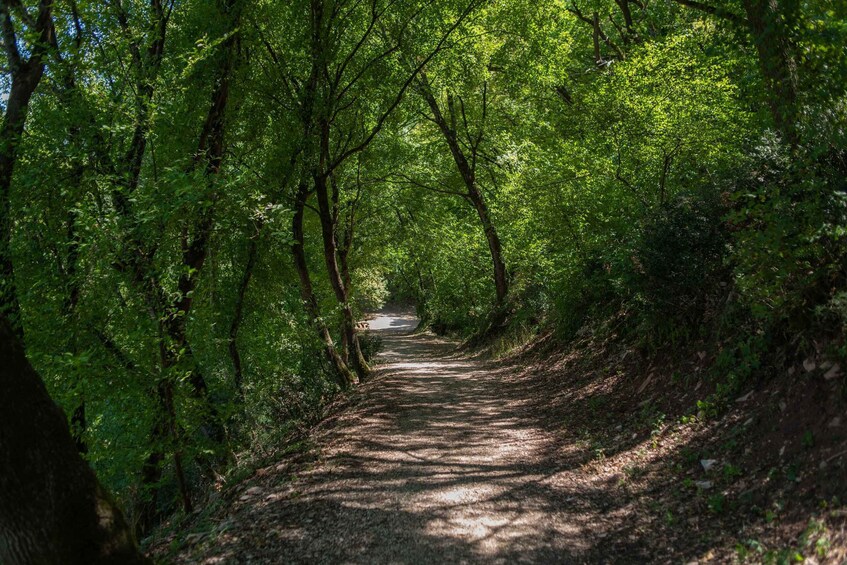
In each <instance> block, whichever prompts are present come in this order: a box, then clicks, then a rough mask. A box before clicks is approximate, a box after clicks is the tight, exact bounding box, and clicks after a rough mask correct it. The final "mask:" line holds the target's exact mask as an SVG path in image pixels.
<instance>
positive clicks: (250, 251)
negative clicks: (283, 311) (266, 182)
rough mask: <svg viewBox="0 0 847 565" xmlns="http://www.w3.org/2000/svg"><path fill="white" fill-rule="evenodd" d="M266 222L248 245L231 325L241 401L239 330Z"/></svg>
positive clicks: (242, 378)
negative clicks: (260, 238) (260, 237)
mask: <svg viewBox="0 0 847 565" xmlns="http://www.w3.org/2000/svg"><path fill="white" fill-rule="evenodd" d="M263 226H264V224H263V223H262V222H261V221H260V222H259V223H257V225H256V227H255V231H254V234H253V236H252V237H251V238H250V243H249V244H248V247H247V262H246V264H245V265H244V273H243V274H242V275H241V282H239V284H238V293H237V294H236V297H235V313H234V314H233V316H232V322H231V323H230V325H229V357H230V359H232V368H233V370H234V371H235V390H236V393H237V394H238V399H239V401H241V402H243V400H244V374H243V369H242V366H241V353H240V352H239V350H238V332H239V330H240V329H241V322H242V321H243V319H244V299H245V297H246V296H247V287H248V286H250V280H251V279H252V278H253V270H254V269H255V268H256V260H257V259H258V257H259V236H260V235H261V233H262V228H263Z"/></svg>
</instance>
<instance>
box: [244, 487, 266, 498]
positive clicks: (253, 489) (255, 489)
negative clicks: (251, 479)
mask: <svg viewBox="0 0 847 565" xmlns="http://www.w3.org/2000/svg"><path fill="white" fill-rule="evenodd" d="M261 492H262V487H250V488H248V489H247V490H245V491H244V494H245V495H247V496H253V495H254V494H259V493H261Z"/></svg>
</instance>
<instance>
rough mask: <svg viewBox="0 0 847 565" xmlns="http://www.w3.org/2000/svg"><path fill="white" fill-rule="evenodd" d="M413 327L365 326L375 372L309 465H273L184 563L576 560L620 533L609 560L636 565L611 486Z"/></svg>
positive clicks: (392, 323)
mask: <svg viewBox="0 0 847 565" xmlns="http://www.w3.org/2000/svg"><path fill="white" fill-rule="evenodd" d="M415 323H416V322H415V320H414V318H412V317H410V316H403V315H400V314H394V315H392V314H385V315H382V316H380V317H379V318H377V319H375V320H372V321H371V327H372V331H375V332H377V333H378V334H380V335H381V336H382V339H383V343H384V348H383V352H382V353H381V355H380V365H379V373H378V375H377V376H376V378H374V379H373V380H372V381H371V382H369V383H367V384H366V385H364V386H363V387H362V390H361V391H360V392H359V393H358V394H359V399H358V401H357V402H355V403H353V405H352V406H350V407H349V408H347V409H346V410H344V411H342V412H341V413H340V414H339V415H338V416H337V417H335V418H333V419H332V421H330V422H328V423H326V424H325V425H324V426H322V427H321V429H320V431H319V432H318V433H317V435H316V437H315V438H314V441H315V443H316V446H317V449H318V450H319V457H318V458H317V459H316V461H315V462H314V463H313V465H312V466H311V467H310V468H308V469H307V470H305V471H303V472H299V473H297V476H296V477H295V478H294V479H293V480H290V477H289V476H288V475H286V476H285V477H273V474H274V473H275V472H276V471H274V470H271V471H268V474H267V475H266V476H263V478H262V479H260V480H259V484H260V486H253V487H250V488H246V489H245V492H244V494H242V495H240V497H239V498H238V500H237V502H236V503H235V504H234V506H233V507H232V508H231V509H230V514H229V517H228V519H227V521H226V523H225V524H223V526H222V527H221V528H220V531H219V532H218V533H216V534H215V535H214V536H210V538H211V539H208V540H207V542H206V543H205V544H200V545H205V547H203V548H202V549H200V547H199V546H198V547H195V552H193V554H192V556H191V557H190V558H187V561H190V562H198V561H199V562H206V563H229V562H233V563H236V562H237V563H247V562H249V563H310V564H311V563H447V562H449V563H463V562H464V563H513V562H545V563H549V562H582V561H584V560H586V559H589V560H591V559H592V557H591V555H592V554H593V553H594V552H595V551H597V550H598V547H599V546H601V545H602V546H603V548H604V551H605V552H608V551H609V550H610V549H612V548H611V547H610V545H609V544H608V543H605V544H604V543H602V541H601V540H602V538H603V537H604V536H608V535H613V534H612V532H614V531H615V530H617V531H616V532H615V533H614V537H615V538H617V542H618V545H619V547H617V551H616V553H617V554H618V555H628V557H630V558H633V559H635V558H636V556H637V554H638V553H640V551H639V549H641V548H640V547H639V542H638V541H637V537H638V536H635V537H631V536H629V534H632V532H625V531H623V530H621V529H620V528H621V526H622V520H623V515H622V514H625V513H626V512H625V509H622V508H621V507H620V506H617V508H616V510H615V511H614V512H613V513H611V514H609V513H605V511H606V510H608V509H610V506H609V504H608V501H607V500H606V498H607V497H608V496H610V494H607V492H608V485H603V484H596V485H592V484H591V481H590V480H588V478H587V477H584V476H583V477H579V475H578V473H576V474H575V471H576V470H577V469H576V467H574V466H573V465H572V464H569V460H568V456H567V454H566V453H563V451H562V446H558V447H557V446H556V445H555V443H556V442H555V441H554V439H553V438H552V437H551V432H549V431H545V430H544V428H543V427H542V426H541V425H540V424H539V423H538V422H536V421H535V420H534V418H533V416H532V414H533V411H532V410H530V408H529V406H528V404H527V403H526V401H525V400H524V399H523V398H522V391H521V390H519V387H515V386H509V385H508V384H507V383H506V382H505V381H504V378H503V377H504V375H503V374H501V372H502V369H497V368H496V367H494V366H493V365H491V364H489V363H488V362H486V361H482V360H480V359H475V358H473V357H468V356H467V355H465V354H462V353H459V352H457V350H456V344H455V343H454V342H451V341H447V340H443V339H440V338H437V337H435V336H433V335H430V334H416V333H412V330H413V328H414V325H415ZM270 469H273V468H270ZM577 479H579V480H577ZM274 485H277V486H274ZM615 513H622V514H620V515H618V516H615V515H614V514H615ZM621 544H622V545H621ZM198 550H199V553H198V552H197V551H198ZM604 555H605V556H606V557H607V558H608V557H610V554H609V553H604ZM642 555H643V554H642Z"/></svg>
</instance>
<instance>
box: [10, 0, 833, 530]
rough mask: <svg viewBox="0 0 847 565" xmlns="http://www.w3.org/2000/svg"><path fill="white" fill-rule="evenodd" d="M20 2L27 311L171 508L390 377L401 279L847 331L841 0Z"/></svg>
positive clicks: (44, 345) (44, 356)
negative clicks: (372, 331) (368, 330)
mask: <svg viewBox="0 0 847 565" xmlns="http://www.w3.org/2000/svg"><path fill="white" fill-rule="evenodd" d="M0 5H2V14H1V16H2V18H3V42H4V46H5V50H4V54H3V55H2V56H3V57H4V59H3V61H2V68H3V71H4V73H3V81H2V85H3V86H2V88H3V91H4V93H5V94H4V102H3V106H4V112H5V118H4V122H3V129H2V131H0V152H2V155H0V188H2V195H1V196H2V199H3V214H2V218H0V228H2V232H3V233H2V241H0V263H2V264H0V268H1V269H0V271H2V276H3V278H2V287H0V291H2V292H0V294H2V296H0V298H2V304H0V308H2V312H3V316H4V317H5V318H6V319H7V320H9V321H10V322H11V324H12V326H13V327H14V328H16V330H17V332H18V335H19V336H20V338H22V339H23V341H24V343H25V344H26V351H27V356H28V358H29V359H30V360H31V362H32V364H33V366H34V367H35V368H36V369H37V370H38V372H39V373H40V374H41V376H42V378H43V379H44V380H45V382H46V384H47V386H48V389H49V391H50V393H51V395H52V397H53V398H54V399H55V400H56V401H57V402H58V403H59V404H60V405H61V406H62V407H63V408H64V410H65V412H66V413H67V415H68V417H69V421H70V424H71V428H72V431H73V433H74V436H75V439H76V442H77V446H78V448H79V450H80V452H81V453H83V454H84V456H85V457H86V458H87V460H88V461H89V462H90V464H91V465H92V467H93V468H94V469H95V471H96V472H97V475H98V476H99V477H100V479H101V481H103V483H104V484H105V485H106V486H107V487H108V488H109V489H110V490H111V491H113V492H115V493H116V495H117V497H118V499H119V501H120V502H121V504H122V505H123V506H124V507H125V508H126V509H127V511H128V513H129V515H130V518H131V521H132V522H133V523H134V524H136V526H137V528H138V529H139V530H140V531H142V532H146V531H149V528H150V527H151V526H152V525H154V524H155V523H156V522H157V521H158V520H160V519H161V517H162V516H164V515H167V514H168V513H170V512H173V511H175V510H177V509H179V508H183V509H185V510H189V509H191V508H192V507H193V506H194V505H195V502H196V499H197V498H198V496H200V494H201V493H202V492H204V491H207V490H208V489H209V488H210V487H211V485H213V484H214V483H216V482H220V481H221V480H226V479H225V476H226V471H227V470H231V469H233V468H237V467H238V465H239V464H240V463H241V459H242V458H244V457H248V456H247V455H245V454H250V457H255V456H257V454H258V455H261V454H262V453H266V452H271V451H273V450H274V449H275V448H276V447H277V445H278V444H279V442H280V441H282V440H283V439H284V438H286V437H289V436H290V435H291V434H292V433H295V432H296V431H297V430H299V429H302V427H303V426H306V425H308V424H309V422H311V421H312V420H314V419H315V418H317V417H318V416H319V414H320V410H321V407H322V406H324V405H325V403H326V402H327V401H328V400H329V399H331V398H332V397H333V395H334V394H336V393H337V391H338V390H340V389H344V388H346V387H349V386H351V385H353V384H355V383H356V382H358V381H359V379H360V378H365V377H367V376H368V374H369V371H370V369H369V366H368V364H369V361H370V359H369V357H370V356H371V355H372V353H373V349H374V346H373V344H371V343H369V342H366V341H365V339H364V338H362V339H360V335H359V334H358V333H357V332H356V330H355V325H354V323H355V320H356V319H357V317H358V316H360V315H361V313H362V312H363V311H366V310H370V309H374V308H378V307H379V306H381V305H382V304H383V303H385V302H386V301H387V300H389V299H395V300H410V301H413V302H414V303H415V304H416V306H417V308H418V312H419V314H420V316H421V317H422V319H423V320H425V321H426V323H428V324H429V325H430V327H432V328H433V329H435V330H437V331H452V332H457V333H460V334H462V335H465V336H470V335H475V336H477V337H479V336H484V335H488V334H491V332H495V331H500V330H502V329H503V328H509V327H511V328H521V331H535V330H537V329H539V328H541V327H550V328H554V329H555V330H556V332H557V335H558V336H559V337H560V338H562V339H567V338H569V337H570V336H573V335H574V334H576V333H577V332H578V331H580V329H581V328H584V327H587V326H604V327H607V328H614V331H615V332H617V333H619V334H626V335H630V336H634V337H635V338H636V339H637V340H638V341H639V343H640V344H641V345H643V346H644V347H645V348H648V349H651V348H661V347H665V346H667V345H668V344H674V345H676V344H680V343H684V342H686V341H690V340H695V339H710V340H712V341H715V342H717V341H721V343H724V344H726V348H727V355H730V356H732V355H735V353H734V351H735V350H734V349H733V347H735V345H733V344H740V345H739V346H738V347H739V349H738V351H742V350H743V351H746V352H747V353H746V354H748V355H749V348H750V340H751V339H752V338H750V336H754V337H755V340H754V341H755V344H754V348H757V351H764V350H766V349H767V348H769V347H773V346H774V344H775V343H779V342H782V341H785V340H787V339H788V338H787V337H786V336H789V335H794V334H796V333H797V332H800V333H801V335H802V334H803V332H808V333H811V332H821V331H825V332H828V333H830V334H839V335H840V333H842V332H843V330H844V329H845V328H847V306H845V304H847V279H845V276H847V272H845V268H844V265H845V258H847V231H845V230H847V201H845V194H847V192H845V191H847V186H845V178H847V138H845V136H847V128H845V126H847V96H845V84H847V52H845V49H844V45H845V43H847V6H845V5H843V4H841V3H833V2H827V1H824V0H809V1H806V2H799V0H778V1H772V0H715V1H714V3H700V2H693V1H689V0H660V1H653V2H647V1H642V0H615V1H611V0H575V1H573V2H571V1H564V0H556V1H553V2H546V3H542V5H538V3H535V2H529V1H527V0H517V1H508V2H507V1H499V0H464V1H461V0H439V1H437V2H426V1H404V2H391V1H383V0H372V1H371V0H366V1H357V0H294V1H292V2H266V1H249V0H215V1H211V0H208V1H200V0H188V1H183V2H175V1H173V0H170V1H169V0H144V1H142V0H110V1H108V2H105V3H102V2H89V1H88V0H56V1H55V2H51V1H49V0H43V1H42V2H41V3H38V4H36V2H30V1H29V0H26V1H24V2H23V3H21V2H16V1H11V0H3V1H2V2H0ZM29 87H31V88H29ZM742 346H743V347H742ZM842 353H845V352H844V351H842ZM739 354H740V353H739Z"/></svg>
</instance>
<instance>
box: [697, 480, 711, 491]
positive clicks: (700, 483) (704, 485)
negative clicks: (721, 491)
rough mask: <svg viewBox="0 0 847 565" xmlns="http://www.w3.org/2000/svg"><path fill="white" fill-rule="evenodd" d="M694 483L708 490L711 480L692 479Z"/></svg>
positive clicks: (701, 488)
mask: <svg viewBox="0 0 847 565" xmlns="http://www.w3.org/2000/svg"><path fill="white" fill-rule="evenodd" d="M694 485H695V486H696V487H697V488H699V489H700V490H709V489H710V488H712V481H694Z"/></svg>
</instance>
